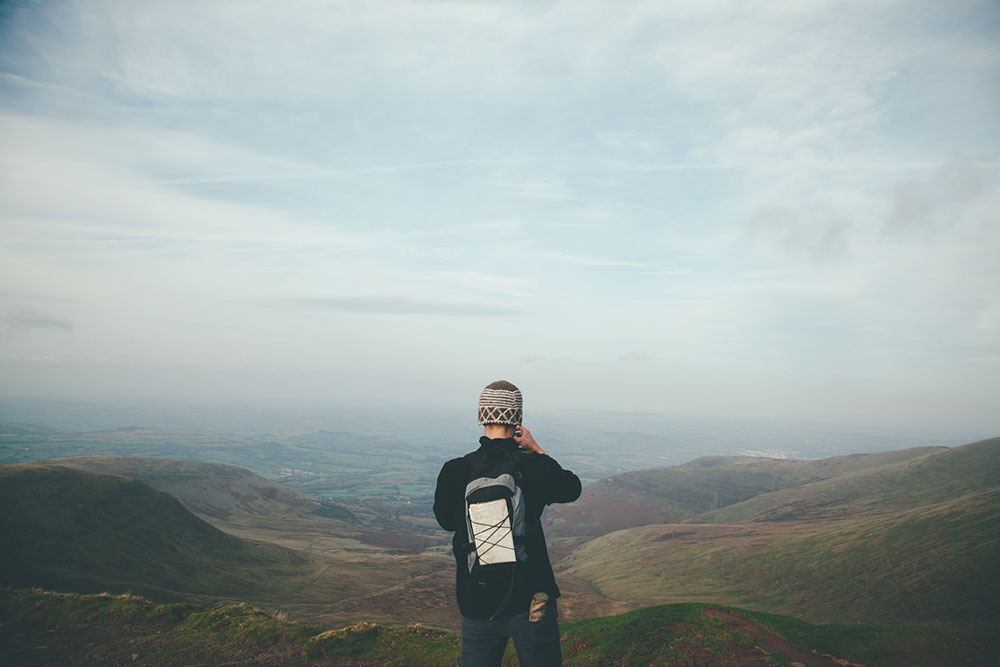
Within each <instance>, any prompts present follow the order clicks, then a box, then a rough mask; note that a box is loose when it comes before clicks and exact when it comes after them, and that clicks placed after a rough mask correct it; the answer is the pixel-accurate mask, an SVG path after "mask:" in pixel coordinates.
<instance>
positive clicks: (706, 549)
mask: <svg viewBox="0 0 1000 667" xmlns="http://www.w3.org/2000/svg"><path fill="white" fill-rule="evenodd" d="M998 564H1000V489H992V490H990V491H982V492H976V493H971V494H968V495H966V496H962V497H960V498H957V499H952V500H947V501H943V502H941V503H935V504H930V505H926V506H922V507H918V508H916V509H912V510H908V511H905V512H900V513H898V514H881V515H873V516H860V517H855V518H850V519H841V520H826V521H818V520H813V521H801V522H793V521H787V522H771V523H743V524H726V525H692V524H680V525H678V524H675V525H657V526H643V527H639V528H631V529H628V530H624V531H619V532H615V533H611V534H608V535H604V536H601V537H598V538H597V539H594V540H592V541H590V542H588V543H586V544H584V545H583V546H581V547H579V548H578V549H576V550H575V551H574V552H573V553H571V554H570V555H569V556H567V557H566V558H564V559H562V560H561V561H560V563H559V567H560V568H562V569H563V570H565V571H566V572H567V573H569V574H574V575H576V576H579V577H581V578H583V579H584V580H585V581H588V582H590V583H591V584H593V585H594V586H595V587H597V589H598V590H599V591H600V592H601V593H602V594H604V595H606V596H608V597H611V598H612V599H618V600H625V601H628V602H631V603H634V604H637V605H641V606H645V605H650V604H660V603H667V602H675V601H681V600H684V601H703V602H712V603H718V604H733V605H740V606H749V607H752V608H755V609H760V610H767V611H776V612H780V613H787V614H794V615H797V616H800V617H802V618H805V619H807V620H810V621H814V622H850V621H865V622H876V621H888V620H969V621H982V622H987V623H998V622H1000V578H998V577H997V573H998Z"/></svg>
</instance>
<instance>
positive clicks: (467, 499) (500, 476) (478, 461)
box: [434, 380, 580, 667]
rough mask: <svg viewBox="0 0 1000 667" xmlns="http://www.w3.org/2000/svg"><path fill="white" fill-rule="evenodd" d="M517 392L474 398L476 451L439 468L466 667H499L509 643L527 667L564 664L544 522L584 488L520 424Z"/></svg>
mask: <svg viewBox="0 0 1000 667" xmlns="http://www.w3.org/2000/svg"><path fill="white" fill-rule="evenodd" d="M521 418H522V398H521V391H520V390H519V389H518V388H517V387H515V386H514V385H513V384H511V383H510V382H507V381H506V380H499V381H497V382H493V383H492V384H490V385H488V386H487V387H486V388H485V389H483V391H482V393H481V394H480V396H479V425H480V426H482V427H483V431H484V434H483V437H481V438H480V439H479V449H477V450H476V451H473V452H470V453H468V454H466V455H465V456H463V457H461V458H457V459H452V460H450V461H448V462H447V463H445V464H444V466H443V467H442V468H441V473H440V474H439V475H438V479H437V488H436V489H435V491H434V516H435V517H436V518H437V521H438V523H439V524H441V527H442V528H444V529H445V530H448V531H453V532H454V533H455V534H454V536H453V538H452V550H453V552H454V554H455V564H456V577H455V594H456V596H457V598H458V608H459V611H460V612H461V613H462V665H463V666H464V667H480V666H490V667H492V666H494V665H499V664H500V663H501V660H502V659H503V653H504V649H505V647H506V646H507V640H508V638H513V639H514V646H515V648H516V649H517V656H518V660H519V661H520V663H521V665H522V666H523V667H528V666H531V665H539V666H542V665H544V666H546V667H548V666H550V665H561V664H562V650H561V647H560V643H559V624H558V623H557V621H556V617H557V610H556V598H558V597H559V587H558V586H556V580H555V575H554V574H553V572H552V564H551V563H550V562H549V554H548V549H547V547H546V545H545V535H544V534H543V532H542V524H541V517H542V512H543V511H544V509H545V506H546V505H550V504H552V503H569V502H573V501H574V500H576V499H577V498H579V497H580V479H579V478H578V477H577V476H576V475H574V474H573V473H572V472H570V471H568V470H563V468H562V467H561V466H560V465H559V464H558V463H556V461H555V459H553V458H552V457H551V456H549V455H548V454H546V453H545V451H543V450H542V448H541V446H539V444H538V443H537V442H536V441H535V438H534V437H533V436H532V434H531V431H529V430H528V429H527V428H525V427H524V426H522V425H521Z"/></svg>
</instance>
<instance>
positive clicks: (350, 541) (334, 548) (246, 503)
mask: <svg viewBox="0 0 1000 667" xmlns="http://www.w3.org/2000/svg"><path fill="white" fill-rule="evenodd" d="M33 465H38V466H62V467H68V468H75V469H78V470H87V471H90V472H95V473H101V474H108V475H119V476H122V477H129V478H132V479H136V480H139V481H141V482H144V483H145V484H148V485H149V486H151V487H153V488H154V489H158V490H160V491H163V492H165V493H168V494H170V495H171V496H173V497H174V498H176V499H177V500H178V501H180V503H181V504H182V505H183V506H184V507H186V508H187V509H188V510H190V511H191V512H193V513H194V514H196V515H197V516H198V517H200V518H202V519H204V520H205V521H207V522H208V523H211V524H212V525H214V526H216V527H217V528H220V529H222V530H223V531H225V532H227V533H231V534H233V535H237V536H239V537H244V538H247V539H252V540H264V541H267V542H273V543H275V544H280V545H282V546H286V547H290V548H293V549H299V550H304V551H309V552H314V553H334V554H342V553H346V552H359V551H361V552H363V551H367V552H370V553H373V554H375V553H382V552H383V551H385V550H390V551H396V552H407V553H414V552H417V551H420V550H421V549H423V548H424V547H426V546H427V545H429V544H432V543H434V540H433V539H432V538H431V537H430V536H428V535H426V534H424V532H425V531H423V530H421V529H417V530H414V529H413V526H412V525H411V524H410V523H408V522H391V521H390V522H386V521H379V522H377V524H378V525H376V526H368V525H364V524H365V523H367V522H363V521H362V520H361V519H359V518H358V517H357V516H356V515H355V514H354V513H352V512H351V511H350V510H349V509H347V508H346V507H344V506H342V505H340V504H336V503H333V502H332V501H330V500H329V499H322V500H320V499H316V498H313V497H311V496H307V495H305V494H304V493H301V492H299V491H296V490H294V489H291V488H289V487H287V486H285V485H283V484H279V483H278V482H274V481H271V480H268V479H265V478H263V477H261V476H260V475H257V474H256V473H254V472H252V471H250V470H247V469H246V468H241V467H239V466H234V465H230V464H226V463H210V462H206V461H191V460H185V459H172V458H163V457H152V456H83V457H73V458H62V459H47V460H45V461H39V462H36V463H34V464H33ZM387 523H388V525H387ZM393 528H395V530H393Z"/></svg>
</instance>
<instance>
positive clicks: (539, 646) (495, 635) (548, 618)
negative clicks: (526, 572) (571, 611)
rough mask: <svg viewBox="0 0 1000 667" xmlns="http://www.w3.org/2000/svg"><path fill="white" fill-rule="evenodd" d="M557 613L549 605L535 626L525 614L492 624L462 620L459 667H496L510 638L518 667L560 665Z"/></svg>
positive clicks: (472, 619)
mask: <svg viewBox="0 0 1000 667" xmlns="http://www.w3.org/2000/svg"><path fill="white" fill-rule="evenodd" d="M556 616H558V612H557V611H556V603H555V601H554V600H551V601H549V603H548V606H547V608H546V610H545V616H544V617H543V618H542V620H540V621H538V622H537V623H532V622H531V621H529V620H528V612H524V613H523V614H514V615H513V616H504V617H503V618H498V619H495V620H492V621H477V620H476V619H474V618H466V617H465V616H463V617H462V667H496V666H497V665H499V664H500V662H501V661H502V660H503V652H504V649H505V648H506V647H507V638H508V637H513V638H514V648H516V649H517V659H518V661H519V662H520V663H521V667H552V666H553V665H561V664H562V647H561V646H560V645H559V623H558V622H557V621H556Z"/></svg>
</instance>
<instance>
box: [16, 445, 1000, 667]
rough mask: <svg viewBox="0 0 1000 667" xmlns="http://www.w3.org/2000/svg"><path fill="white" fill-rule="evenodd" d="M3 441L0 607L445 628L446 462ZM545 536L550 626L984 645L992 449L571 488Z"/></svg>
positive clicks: (742, 460)
mask: <svg viewBox="0 0 1000 667" xmlns="http://www.w3.org/2000/svg"><path fill="white" fill-rule="evenodd" d="M4 431H5V434H4V435H3V436H2V437H0V442H2V444H3V447H4V449H3V450H2V451H3V452H4V455H5V456H6V457H8V458H18V457H20V458H23V459H27V458H30V457H31V456H35V455H41V454H44V453H52V454H53V456H52V457H50V458H48V459H47V460H41V461H39V460H26V461H23V462H20V463H8V464H7V465H3V466H0V500H2V504H3V507H4V509H5V511H4V518H3V520H2V521H0V534H2V536H3V540H4V543H5V544H9V545H11V546H10V548H8V549H5V551H4V553H3V555H2V556H0V583H2V584H3V585H5V586H8V587H12V588H13V589H23V588H30V587H34V586H38V587H41V588H44V589H48V590H53V591H64V592H67V593H75V594H97V593H102V592H105V591H106V592H109V593H111V594H136V595H140V596H142V597H143V598H145V599H148V600H150V601H152V602H153V603H156V604H178V603H181V604H189V605H198V606H208V607H211V608H216V607H217V606H218V605H225V604H232V603H245V604H249V605H252V606H253V607H254V608H259V609H261V610H263V611H262V612H261V613H264V614H268V615H271V616H273V615H275V614H276V615H278V617H279V618H282V619H286V618H287V619H288V620H289V621H290V622H295V623H299V624H303V625H302V626H301V627H309V628H317V629H318V628H345V627H354V626H358V624H366V623H367V624H376V626H377V627H379V628H386V630H385V632H390V630H389V629H392V628H396V629H400V628H406V627H408V626H412V625H413V624H417V623H419V624H422V625H423V626H427V627H433V628H439V629H441V630H442V631H445V632H456V631H457V630H458V623H459V617H458V614H457V609H456V607H455V602H454V592H453V590H454V565H453V559H452V556H451V551H450V546H449V537H448V535H447V534H445V533H444V532H443V531H441V530H440V529H439V528H438V527H437V525H436V523H435V522H434V520H433V518H432V516H431V515H430V511H429V510H430V500H431V496H432V493H433V485H434V478H435V475H436V471H437V469H438V468H439V466H440V462H441V460H442V459H443V458H444V457H446V456H448V454H447V453H446V452H440V451H437V452H435V451H432V450H431V448H428V450H426V451H423V452H421V453H419V454H417V453H414V452H410V453H408V454H406V455H402V454H401V453H400V452H399V448H398V443H397V445H391V444H389V443H390V442H391V441H390V440H389V439H387V438H385V434H381V435H378V436H372V439H368V440H366V439H364V438H358V437H357V436H347V435H343V438H344V441H341V440H339V439H338V438H340V437H341V436H340V435H337V434H336V433H329V432H325V431H316V432H310V433H305V432H301V431H296V432H287V433H283V434H280V435H279V436H275V435H273V434H272V435H270V436H267V437H264V438H261V437H255V436H246V435H229V436H222V435H217V434H214V433H204V432H201V433H187V434H184V433H179V432H174V431H159V430H146V429H132V428H130V429H125V430H115V431H103V432H93V433H75V434H66V433H56V432H53V431H45V432H27V430H25V429H22V430H21V431H20V432H15V431H16V429H12V428H10V427H8V428H5V429H4ZM347 440H350V443H351V444H345V442H346V441H347ZM81 453H89V454H88V455H87V456H75V454H81ZM198 457H201V459H206V458H211V459H216V460H198ZM217 459H231V460H232V461H241V462H243V463H246V462H248V461H249V462H252V463H253V464H254V466H255V467H257V468H261V469H264V470H270V471H271V474H269V475H263V476H262V475H261V474H258V473H257V472H254V471H253V470H252V469H248V466H243V465H234V464H233V463H230V462H223V461H218V460H217ZM279 462H280V463H282V464H284V467H276V466H277V464H278V463H279ZM383 466H384V468H383ZM591 472H592V473H596V472H597V470H596V469H594V470H592V471H591ZM403 482H409V483H403ZM366 489H367V491H368V492H367V493H366V492H363V491H364V490H366ZM545 522H546V523H545V530H546V533H547V535H548V536H549V542H550V551H551V554H552V559H553V564H554V566H555V569H556V571H557V578H558V581H559V583H560V587H561V589H562V592H563V597H562V598H561V599H560V603H559V604H560V616H561V619H562V621H563V622H565V623H566V625H567V627H577V626H573V625H572V624H574V623H582V624H584V625H580V626H579V627H587V626H586V625H585V624H586V623H587V622H590V621H588V619H602V618H607V619H613V618H619V617H620V616H621V615H622V614H630V613H641V612H643V610H647V609H653V608H661V606H662V605H668V606H670V605H691V604H698V605H721V607H720V608H739V609H741V610H743V611H741V612H740V613H741V614H743V616H741V618H744V619H746V618H749V616H747V615H748V614H754V613H756V614H765V615H766V614H780V615H782V616H781V618H791V617H794V618H798V619H802V621H805V622H809V623H814V624H818V625H817V627H818V626H822V627H839V626H836V625H835V624H847V625H850V624H857V623H863V624H867V625H866V626H865V627H869V626H870V627H876V626H881V625H884V624H886V623H894V624H904V625H905V624H908V623H910V624H912V623H930V624H942V623H944V624H952V625H950V626H948V627H953V626H954V627H955V628H959V629H960V632H959V630H956V632H959V634H961V633H972V634H971V635H968V636H973V635H975V636H979V635H976V632H978V631H976V630H975V628H977V627H980V626H984V627H994V626H996V625H997V624H998V623H1000V603H998V602H997V601H998V600H1000V588H998V584H997V582H998V581H1000V579H998V577H997V576H996V575H997V570H998V565H997V564H998V563H1000V537H998V536H1000V439H997V438H994V439H990V440H984V441H979V442H973V443H969V444H966V445H962V446H957V447H945V446H919V447H911V448H906V449H899V450H890V451H881V452H871V453H866V454H846V455H840V456H832V457H827V458H821V459H816V460H789V459H782V458H768V457H760V456H744V455H733V454H720V455H714V456H702V457H696V458H694V459H692V460H690V461H689V462H687V463H683V464H681V465H673V466H667V467H659V468H647V469H645V470H635V471H626V472H622V473H619V474H614V475H611V476H607V477H604V478H600V479H595V480H593V481H591V483H590V484H588V485H586V486H585V489H584V494H583V496H582V497H581V499H580V500H579V501H578V502H577V503H574V504H571V505H566V506H555V507H551V508H549V511H548V512H547V515H546V518H545ZM699 609H700V608H699ZM749 610H753V611H749ZM762 618H763V617H762ZM776 618H777V617H776ZM793 620H794V619H793ZM699 622H701V621H699ZM713 622H714V621H713ZM733 622H734V623H735V622H736V621H733ZM789 623H791V621H789ZM954 624H958V625H954ZM786 625H787V623H786ZM376 626H373V627H376ZM788 627H791V626H788ZM845 627H846V626H845ZM935 627H937V626H935ZM961 628H964V629H961ZM395 631H396V630H391V632H395ZM295 632H300V631H299V630H296V631H295ZM301 632H304V633H306V634H308V633H307V632H306V631H305V630H302V631H301ZM309 632H312V630H310V631H309ZM317 632H318V630H317ZM379 632H382V630H379ZM602 632H603V631H602ZM293 634H294V633H293ZM387 636H388V635H387ZM445 636H446V635H441V637H445ZM448 636H450V635H448ZM782 636H784V635H782ZM962 636H966V635H962ZM750 637H751V639H750V640H741V641H753V640H752V637H753V633H750ZM213 641H215V640H213ZM393 641H396V640H393ZM421 641H422V640H421ZM435 641H437V640H435ZM440 641H444V642H445V643H447V642H449V641H453V639H440ZM590 641H591V640H587V641H586V642H585V644H588V645H589V642H590ZM620 641H625V640H624V639H620ZM969 641H971V640H969ZM977 641H978V640H977ZM293 643H294V642H293ZM675 643H676V642H675ZM987 643H988V642H987ZM720 646H721V644H720ZM727 646H729V648H727V649H725V650H727V651H730V652H732V651H736V648H735V645H732V644H727ZM970 646H971V644H970ZM220 650H221V649H220ZM227 650H228V649H227ZM301 650H302V648H301V646H300V647H299V648H297V649H295V651H301ZM581 650H582V649H581ZM692 650H694V649H692ZM698 650H701V649H698ZM852 650H855V649H851V648H849V649H848V654H850V651H852ZM858 650H860V649H858ZM949 650H950V649H949ZM969 650H972V649H971V648H970V649H969ZM861 654H862V653H856V655H861ZM581 655H582V654H581ZM296 659H297V658H296ZM279 664H292V663H291V662H289V663H279ZM335 664H347V663H340V662H338V663H335ZM695 664H701V663H695ZM734 664H756V663H750V662H746V663H734ZM761 664H770V663H761ZM779 664H780V661H779ZM865 664H869V663H865ZM871 664H906V663H893V662H891V661H888V659H887V661H886V662H883V663H871ZM927 664H936V663H927ZM940 664H944V663H940ZM869 667H870V664H869Z"/></svg>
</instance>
